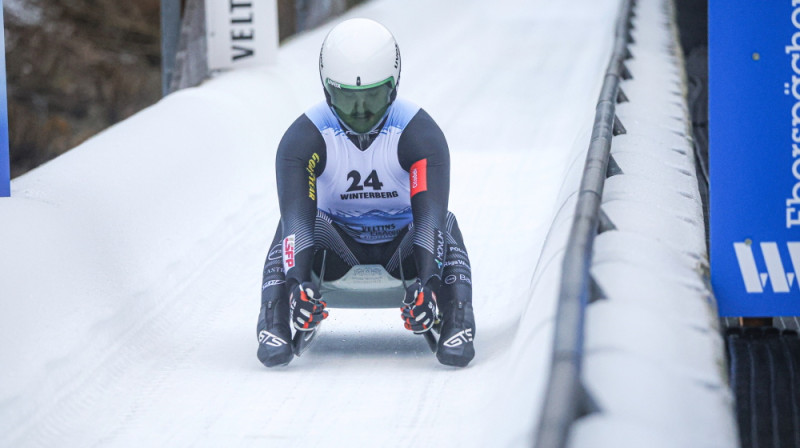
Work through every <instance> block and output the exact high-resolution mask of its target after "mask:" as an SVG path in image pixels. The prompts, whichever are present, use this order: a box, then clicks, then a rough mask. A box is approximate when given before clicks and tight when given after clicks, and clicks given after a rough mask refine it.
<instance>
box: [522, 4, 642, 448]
mask: <svg viewBox="0 0 800 448" xmlns="http://www.w3.org/2000/svg"><path fill="white" fill-rule="evenodd" d="M633 4H634V1H633V0H623V3H622V7H621V11H620V13H619V16H618V18H617V26H616V31H615V42H614V51H613V54H612V56H611V61H610V62H609V65H608V69H607V71H606V75H605V80H604V82H603V87H602V89H601V91H600V98H599V100H598V102H597V107H596V109H595V110H596V115H595V120H594V126H593V129H592V137H591V141H590V144H589V150H588V154H587V156H586V164H585V165H584V169H583V177H582V179H581V184H580V189H579V190H578V200H577V205H576V210H575V218H574V221H573V223H572V228H571V230H570V235H569V241H568V243H567V247H566V251H565V254H564V263H563V270H562V274H561V284H560V292H559V297H558V309H557V311H556V322H555V327H556V328H555V335H554V339H553V353H552V363H551V367H550V376H549V379H548V382H547V386H546V393H545V400H544V404H543V408H542V412H541V414H540V418H539V422H538V428H537V432H536V439H535V446H536V447H537V448H554V447H558V448H560V447H564V446H565V445H566V442H567V438H568V435H569V429H570V426H571V425H572V423H573V422H574V421H575V420H577V419H578V418H580V417H581V416H584V415H587V414H589V413H591V412H592V411H594V410H595V406H594V404H593V402H592V400H591V398H590V397H589V396H588V395H587V393H586V391H585V389H584V387H583V384H582V382H581V378H580V377H581V367H582V358H583V332H584V318H585V312H586V305H587V303H588V302H589V298H590V290H591V278H590V275H589V265H590V263H591V257H592V247H593V245H594V238H595V236H596V234H597V231H598V228H599V226H600V223H601V211H600V201H601V199H602V196H603V186H604V184H605V179H606V176H607V171H608V165H609V157H610V149H611V139H612V137H613V136H614V135H618V134H620V133H624V128H623V127H622V124H621V123H620V122H619V120H618V119H617V118H616V111H615V108H616V103H617V102H621V101H624V95H623V94H622V92H621V90H620V89H619V84H620V81H621V80H623V79H628V78H630V74H629V72H628V71H627V69H626V67H625V65H624V61H625V60H626V59H628V58H630V52H629V51H628V44H629V43H630V42H631V41H632V38H631V35H630V29H631V18H632V13H633Z"/></svg>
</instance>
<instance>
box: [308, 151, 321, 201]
mask: <svg viewBox="0 0 800 448" xmlns="http://www.w3.org/2000/svg"><path fill="white" fill-rule="evenodd" d="M318 162H319V154H317V153H314V154H312V155H311V158H310V159H308V166H307V167H306V171H307V172H308V197H309V198H310V199H313V200H316V199H317V174H316V172H315V171H314V170H316V168H317V163H318Z"/></svg>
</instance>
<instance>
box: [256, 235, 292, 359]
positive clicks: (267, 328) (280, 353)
mask: <svg viewBox="0 0 800 448" xmlns="http://www.w3.org/2000/svg"><path fill="white" fill-rule="evenodd" d="M282 244H283V235H282V226H281V224H280V223H278V230H277V231H276V232H275V237H274V238H273V240H272V244H271V245H270V248H269V252H268V253H267V259H266V261H265V262H264V273H263V277H262V283H261V312H260V313H259V315H258V325H257V326H256V332H257V334H258V360H259V361H261V362H262V363H263V364H264V365H265V366H267V367H273V366H278V365H285V364H288V363H289V361H291V360H292V357H293V356H294V353H293V352H292V344H291V342H292V330H291V327H290V325H289V318H290V316H289V292H288V291H287V290H286V277H285V275H284V272H283V250H282Z"/></svg>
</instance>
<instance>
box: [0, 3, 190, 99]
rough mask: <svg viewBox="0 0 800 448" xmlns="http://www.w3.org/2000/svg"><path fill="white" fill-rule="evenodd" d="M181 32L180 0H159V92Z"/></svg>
mask: <svg viewBox="0 0 800 448" xmlns="http://www.w3.org/2000/svg"><path fill="white" fill-rule="evenodd" d="M0 1H2V0H0ZM180 32H181V0H161V93H162V95H163V96H166V95H167V94H168V93H169V86H170V81H171V78H172V72H173V71H174V70H175V55H176V54H177V52H178V37H179V36H180Z"/></svg>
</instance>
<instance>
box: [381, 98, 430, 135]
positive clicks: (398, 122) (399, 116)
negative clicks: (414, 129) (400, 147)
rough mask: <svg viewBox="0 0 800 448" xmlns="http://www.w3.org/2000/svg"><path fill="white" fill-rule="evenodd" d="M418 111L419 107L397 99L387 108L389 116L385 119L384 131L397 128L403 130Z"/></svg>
mask: <svg viewBox="0 0 800 448" xmlns="http://www.w3.org/2000/svg"><path fill="white" fill-rule="evenodd" d="M420 110H421V109H420V107H419V106H417V105H416V104H414V103H413V102H411V101H408V100H406V99H402V98H397V99H396V100H394V102H393V103H392V106H391V107H390V108H389V115H388V116H387V117H386V125H385V126H384V129H388V128H398V129H400V130H404V129H405V128H406V126H408V123H409V122H411V120H412V119H413V118H414V116H415V115H417V113H418V112H419V111H420Z"/></svg>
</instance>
